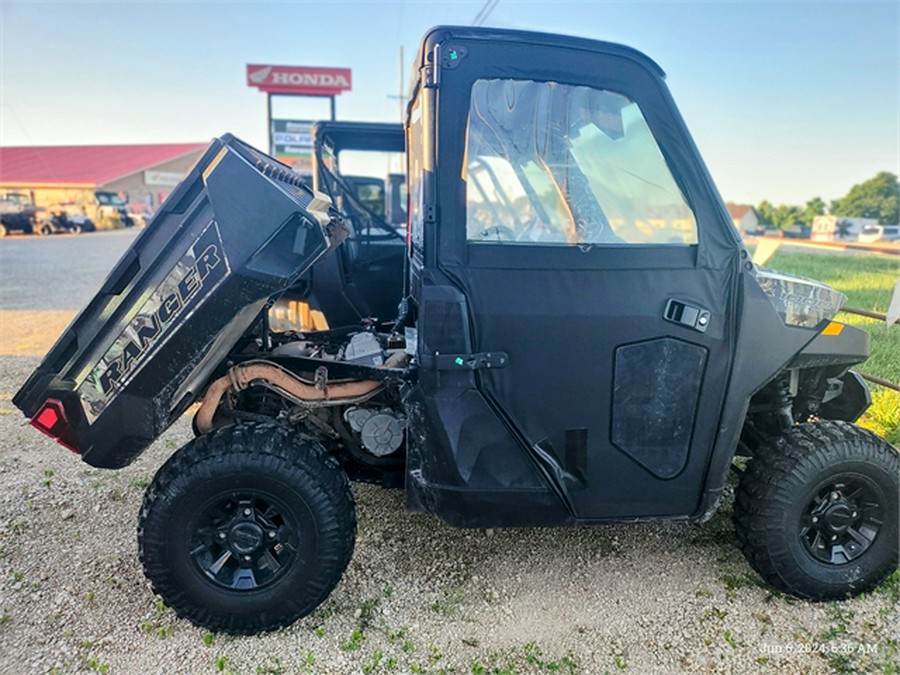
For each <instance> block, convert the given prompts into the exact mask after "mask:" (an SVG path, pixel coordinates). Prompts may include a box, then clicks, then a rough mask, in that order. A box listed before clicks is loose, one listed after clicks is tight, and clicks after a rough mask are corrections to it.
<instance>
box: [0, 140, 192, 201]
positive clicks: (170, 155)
mask: <svg viewBox="0 0 900 675" xmlns="http://www.w3.org/2000/svg"><path fill="white" fill-rule="evenodd" d="M206 147H207V144H206V143H167V144H161V145H68V146H30V147H5V148H0V192H2V193H6V192H21V193H25V194H29V195H30V197H31V200H32V201H33V202H34V203H35V204H36V205H38V206H45V205H48V204H51V203H58V202H82V201H83V200H84V199H85V198H86V197H87V193H90V195H91V198H93V192H94V191H106V192H114V193H118V194H123V195H124V194H127V196H128V201H129V202H131V203H132V204H137V205H141V206H143V207H146V208H147V209H150V210H152V209H155V208H156V207H158V206H159V203H160V202H161V201H162V200H163V199H164V198H165V197H166V195H168V193H169V192H170V191H171V189H172V188H173V187H174V186H175V185H177V184H178V182H179V181H180V180H181V178H182V177H183V176H184V174H185V173H187V171H188V170H190V168H191V167H192V166H193V165H194V163H195V162H196V161H197V160H198V159H199V158H200V156H201V154H202V153H203V151H204V150H205V149H206Z"/></svg>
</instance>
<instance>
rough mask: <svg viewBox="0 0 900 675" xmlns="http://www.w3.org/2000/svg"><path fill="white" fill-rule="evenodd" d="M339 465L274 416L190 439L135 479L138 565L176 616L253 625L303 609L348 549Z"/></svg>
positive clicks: (210, 623)
mask: <svg viewBox="0 0 900 675" xmlns="http://www.w3.org/2000/svg"><path fill="white" fill-rule="evenodd" d="M355 536H356V510H355V505H354V502H353V496H352V493H351V492H350V485H349V481H348V480H347V476H346V475H345V474H344V472H343V471H342V470H341V468H340V467H339V466H338V464H337V462H336V461H335V460H334V458H333V457H331V456H330V455H328V454H327V452H326V451H325V450H324V448H322V447H321V446H320V445H318V444H317V443H315V442H313V441H310V440H307V439H303V438H301V437H300V436H299V435H298V434H297V433H296V432H295V431H294V430H292V429H290V428H287V427H284V426H282V425H277V424H240V425H233V426H229V427H226V428H223V429H220V430H218V431H216V432H214V433H211V434H208V435H206V436H201V437H199V438H196V439H194V440H193V441H191V442H190V443H188V444H187V445H186V446H184V447H183V448H182V449H181V450H179V451H178V452H177V453H175V454H174V455H173V456H172V457H171V458H170V459H169V461H168V462H166V464H165V465H164V466H163V467H162V468H161V469H160V470H159V472H158V473H157V474H156V477H155V478H154V479H153V482H152V483H151V484H150V486H149V487H148V488H147V493H146V495H145V497H144V504H143V508H142V509H141V515H140V521H139V524H138V542H139V551H140V558H141V562H142V563H143V566H144V572H145V574H146V575H147V577H148V578H149V579H150V581H151V583H152V585H153V589H154V591H155V592H157V593H158V594H159V595H160V596H162V598H163V600H165V602H166V604H168V605H169V606H170V607H172V608H173V609H174V610H175V611H176V612H177V613H178V614H179V615H180V616H183V617H185V618H187V619H188V620H190V621H192V622H193V623H195V624H198V625H200V626H204V627H206V628H209V629H211V630H216V631H223V632H228V633H256V632H260V631H265V630H273V629H276V628H279V627H281V626H286V625H288V624H290V623H292V622H293V621H295V620H297V619H299V618H300V617H302V616H305V615H307V614H309V613H310V612H312V611H313V610H314V609H315V608H316V607H318V606H319V604H321V603H322V602H323V601H324V600H325V598H326V597H327V596H328V594H329V593H330V592H331V591H332V589H334V587H335V586H336V585H337V583H338V581H339V580H340V578H341V575H342V574H343V572H344V569H345V568H346V566H347V563H348V562H349V561H350V556H351V555H352V553H353V545H354V541H355Z"/></svg>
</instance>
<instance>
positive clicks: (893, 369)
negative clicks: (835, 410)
mask: <svg viewBox="0 0 900 675" xmlns="http://www.w3.org/2000/svg"><path fill="white" fill-rule="evenodd" d="M766 267H770V268H772V269H776V270H781V271H782V272H790V273H792V274H799V275H801V276H804V277H808V278H810V279H816V280H818V281H822V282H824V283H826V284H828V285H829V286H832V287H833V288H836V289H837V290H839V291H840V292H841V293H843V294H844V295H846V296H847V303H846V306H847V307H853V308H856V309H865V310H869V311H873V312H879V313H881V314H884V313H885V312H886V311H887V308H888V304H889V303H890V301H891V293H892V292H893V289H894V284H896V283H897V280H898V279H900V260H898V259H897V258H896V257H893V258H892V257H890V256H880V255H824V254H818V253H789V252H783V251H779V252H778V253H776V254H775V255H774V256H773V257H772V259H771V260H769V261H768V262H767V263H766ZM837 320H839V321H840V322H841V323H846V324H849V325H852V326H858V327H859V328H862V329H864V330H866V331H867V332H868V333H869V337H870V341H871V342H870V344H871V347H870V348H871V352H870V356H869V360H868V361H866V362H865V363H862V364H860V365H859V366H858V367H857V368H856V370H858V371H860V372H863V373H866V374H868V375H874V376H876V377H880V378H882V379H885V380H888V381H890V382H893V383H896V384H900V324H894V325H893V326H892V327H891V328H890V330H888V328H887V327H886V326H885V323H884V321H876V320H874V319H867V318H865V317H861V316H856V315H854V314H847V313H841V314H839V315H838V316H837ZM870 386H871V387H872V407H871V408H869V410H868V412H867V413H866V414H865V415H864V416H863V418H862V419H861V420H860V424H862V426H864V427H866V428H868V429H872V430H873V431H875V432H876V433H878V434H880V435H881V436H884V437H885V438H887V440H888V441H890V442H891V443H893V444H894V445H900V392H895V391H892V390H890V389H886V388H884V387H879V386H878V385H874V384H871V385H870Z"/></svg>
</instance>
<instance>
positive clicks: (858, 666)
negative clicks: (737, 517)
mask: <svg viewBox="0 0 900 675" xmlns="http://www.w3.org/2000/svg"><path fill="white" fill-rule="evenodd" d="M109 241H110V242H112V245H113V246H117V245H118V243H119V241H118V239H116V237H115V236H113V237H110V238H109ZM123 242H124V238H123ZM23 243H24V242H23ZM34 243H35V244H37V245H41V246H44V245H45V243H44V242H40V241H35V242H34ZM4 245H5V243H4ZM0 249H2V246H0ZM7 253H8V251H7ZM6 281H8V278H6V279H3V283H4V284H5V283H6ZM85 283H97V282H96V280H93V281H91V280H90V279H88V280H87V281H86V282H85ZM8 308H9V307H8V306H6V305H3V306H2V307H0V309H8ZM14 314H15V313H10V316H12V315H14ZM6 330H10V326H8V325H7V326H0V331H6ZM38 362H39V358H38V357H37V356H9V355H0V439H2V447H0V673H16V674H18V673H42V672H48V671H51V670H54V669H55V671H58V672H106V671H107V670H108V672H111V673H148V672H149V673H152V672H159V673H217V672H234V673H280V672H283V673H302V672H314V673H320V672H321V673H358V672H364V673H387V672H398V673H406V672H442V671H449V672H457V673H490V672H561V673H567V672H578V673H599V672H604V671H609V672H616V671H619V670H625V669H627V670H628V671H630V672H638V673H651V672H652V673H660V672H663V673H669V672H679V671H681V672H711V671H715V672H773V673H774V672H778V673H781V672H798V673H800V672H803V673H807V672H833V671H839V672H852V671H858V672H884V671H885V670H887V669H888V668H889V667H895V668H897V667H898V666H900V632H898V626H900V610H898V600H900V573H895V576H894V578H893V580H892V581H891V582H888V583H886V584H885V585H884V586H882V587H881V588H880V589H878V590H877V591H875V592H874V593H872V594H870V595H868V596H867V597H862V598H857V599H854V600H850V601H846V602H843V603H819V604H815V603H808V602H803V601H799V600H796V599H793V598H790V597H786V596H784V595H781V594H779V593H776V592H773V591H772V590H771V589H770V588H768V587H766V586H764V585H763V584H762V582H761V581H760V580H759V578H758V577H757V576H756V575H755V574H754V572H753V571H752V570H751V569H750V567H749V566H748V565H747V563H746V562H745V561H744V559H743V558H742V556H741V555H740V553H739V552H738V550H737V549H736V547H735V546H734V543H733V534H732V528H731V523H730V516H731V505H730V503H726V504H725V505H724V506H723V508H722V509H721V510H720V512H719V513H718V514H717V515H716V516H715V518H713V519H712V520H711V521H710V522H708V523H705V524H703V525H688V524H676V523H668V524H641V525H631V526H624V525H623V526H602V527H594V528H571V529H534V530H500V531H496V532H494V531H484V530H456V529H453V528H450V527H448V526H446V525H443V524H442V523H441V522H439V521H438V520H436V519H435V518H433V517H431V516H427V515H422V514H410V513H406V512H405V511H404V510H403V499H402V496H403V495H402V493H401V492H399V491H384V490H381V489H379V488H376V487H373V486H368V485H356V486H354V491H355V495H356V499H357V502H358V513H359V535H358V541H357V547H356V552H355V554H354V557H353V560H352V562H351V564H350V567H349V569H348V571H347V573H346V575H345V576H344V578H343V580H342V581H341V583H340V584H339V585H338V587H337V589H336V590H335V591H334V593H333V594H332V595H331V597H330V598H329V599H328V600H327V601H326V602H325V603H324V605H322V606H321V607H320V608H319V609H318V610H317V611H316V612H315V613H314V614H312V615H311V616H309V617H307V618H305V619H302V620H301V621H298V622H297V623H296V624H294V625H293V626H291V627H289V628H287V629H285V630H282V631H279V632H276V633H273V634H267V635H261V636H254V637H241V638H234V637H229V636H225V635H213V634H210V633H207V632H206V631H204V630H202V629H199V628H196V627H194V626H192V625H191V624H189V623H188V622H186V621H184V620H181V619H179V618H178V617H176V616H175V615H174V613H173V612H172V611H171V610H170V609H168V608H166V607H165V606H164V605H163V604H162V603H161V602H160V600H159V598H157V597H155V596H154V595H153V594H152V592H151V591H150V589H149V585H148V583H147V582H146V581H145V579H144V576H143V573H142V571H141V568H140V564H139V562H138V559H137V545H136V533H135V526H136V520H137V513H138V509H139V506H140V502H141V498H142V495H143V491H144V488H145V486H146V485H147V483H148V482H149V481H150V479H151V478H152V477H153V474H154V472H155V471H156V469H157V468H158V467H159V466H161V465H162V463H163V462H164V461H165V459H166V458H167V457H168V456H169V455H170V454H171V453H172V452H174V451H175V449H176V448H178V447H180V446H181V445H183V444H184V443H185V442H187V441H188V440H189V439H190V437H191V432H190V428H189V422H188V420H186V419H184V420H181V421H180V422H179V423H178V424H176V425H175V426H174V427H173V428H172V429H171V430H170V431H169V432H167V433H166V434H165V435H164V436H163V438H161V439H160V440H159V441H157V442H156V443H155V444H154V445H153V446H152V447H151V448H150V449H149V450H148V451H147V452H146V453H145V454H144V455H143V456H141V457H140V458H139V459H138V460H137V461H136V462H135V463H134V464H133V465H132V466H130V467H128V468H126V469H123V470H121V471H116V472H113V471H103V470H98V469H92V468H90V467H88V466H87V465H85V464H84V463H82V462H81V461H80V460H79V459H78V458H77V457H75V456H74V455H72V454H70V453H69V452H68V451H66V450H65V449H64V448H62V447H61V446H59V445H56V444H55V443H53V442H52V441H50V440H49V439H47V438H45V437H43V436H42V435H40V434H39V433H37V432H36V431H35V430H33V429H31V428H30V427H28V426H26V425H25V424H24V419H23V418H22V417H21V415H20V413H19V412H18V410H16V409H15V408H14V407H13V405H12V403H11V402H10V398H11V396H12V394H14V393H15V391H16V390H17V389H18V387H19V386H20V384H21V383H22V382H23V381H24V380H25V378H26V377H27V376H28V374H29V373H30V372H31V370H32V369H33V368H34V367H35V366H36V365H37V364H38ZM894 672H897V671H896V670H895V671H894Z"/></svg>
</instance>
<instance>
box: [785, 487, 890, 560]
mask: <svg viewBox="0 0 900 675" xmlns="http://www.w3.org/2000/svg"><path fill="white" fill-rule="evenodd" d="M883 510H884V507H883V506H882V505H881V504H880V503H879V500H878V498H877V495H876V494H875V492H873V490H872V487H871V486H870V485H868V483H867V482H866V481H863V480H846V481H841V482H837V483H834V484H832V485H830V486H827V489H825V490H821V491H819V492H818V493H817V494H816V495H815V496H814V497H813V499H812V501H811V502H810V504H809V505H808V506H807V509H806V515H805V517H804V523H803V525H802V527H801V531H800V536H801V540H802V541H803V544H804V545H805V547H806V550H807V551H808V552H809V553H810V554H811V555H812V556H813V557H814V558H816V559H817V560H819V561H820V562H824V563H827V564H830V565H841V564H844V563H848V562H850V561H852V560H854V559H856V558H858V557H859V556H860V555H862V554H863V553H864V552H865V551H866V550H867V549H868V548H869V547H870V546H871V545H872V542H873V541H874V540H875V537H876V536H877V535H878V532H879V530H880V529H881V525H882V522H883V515H884V514H883V513H882V511H883Z"/></svg>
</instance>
